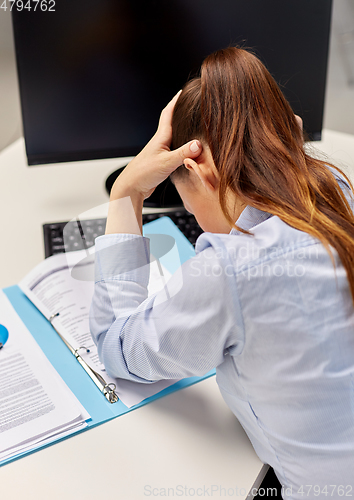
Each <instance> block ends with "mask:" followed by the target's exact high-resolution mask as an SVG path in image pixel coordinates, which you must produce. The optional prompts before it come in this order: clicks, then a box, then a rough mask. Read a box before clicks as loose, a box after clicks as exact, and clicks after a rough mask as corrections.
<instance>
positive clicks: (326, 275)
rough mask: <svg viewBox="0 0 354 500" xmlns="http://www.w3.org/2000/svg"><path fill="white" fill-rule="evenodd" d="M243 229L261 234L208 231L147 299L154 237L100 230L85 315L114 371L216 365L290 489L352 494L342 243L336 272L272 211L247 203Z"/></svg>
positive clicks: (350, 361) (348, 314) (177, 374)
mask: <svg viewBox="0 0 354 500" xmlns="http://www.w3.org/2000/svg"><path fill="white" fill-rule="evenodd" d="M339 184H340V185H341V187H342V188H343V189H344V190H345V192H346V194H348V191H347V190H346V184H345V183H344V182H343V181H342V180H339ZM348 196H349V194H348ZM237 225H239V226H240V227H242V228H243V229H247V230H250V231H251V233H252V235H253V236H249V235H246V234H243V233H238V232H237V231H235V230H233V231H231V233H230V234H211V233H204V234H203V235H202V236H200V238H199V239H198V241H197V245H196V256H195V257H193V258H192V259H190V260H188V261H187V262H185V263H184V264H183V265H182V267H181V270H180V272H179V273H176V275H174V276H173V277H172V278H171V279H170V281H169V282H168V292H169V297H170V298H169V299H168V300H166V293H165V292H160V293H158V294H156V295H153V296H151V297H149V298H148V297H147V288H146V287H147V283H148V279H149V266H148V265H147V264H148V261H149V242H148V240H146V239H145V238H143V237H140V236H134V235H126V234H123V235H107V236H101V237H99V238H97V239H96V284H95V293H94V297H93V302H92V307H91V319H90V323H91V331H92V335H93V338H94V340H95V342H96V343H97V345H98V350H99V355H100V358H101V360H102V362H103V363H104V364H105V366H106V369H107V372H108V373H109V374H110V375H111V376H114V377H121V378H126V379H130V380H136V381H139V382H143V383H148V382H149V381H155V380H159V379H169V378H173V379H176V378H182V377H188V376H192V375H203V374H205V373H206V372H208V371H209V370H210V369H212V368H214V367H216V373H217V382H218V384H219V387H220V391H221V393H222V395H223V397H224V399H225V401H226V403H227V404H228V405H229V407H230V408H231V410H232V411H233V412H234V414H235V415H236V416H237V418H238V419H239V421H240V423H241V424H242V426H243V427H244V429H245V431H246V432H247V434H248V436H249V438H250V440H251V442H252V444H253V446H254V448H255V451H256V453H257V454H258V456H259V458H260V459H261V460H262V461H263V462H264V463H268V464H270V465H271V466H272V467H273V468H274V469H275V471H276V474H277V476H278V478H279V480H280V482H281V483H282V484H283V485H284V492H283V497H284V498H285V499H303V498H307V499H310V498H311V499H318V498H326V497H327V496H328V497H330V498H343V496H354V310H353V304H352V299H351V294H350V290H349V285H348V281H347V278H346V272H345V269H344V268H343V266H342V264H341V262H340V261H339V258H338V256H337V254H336V252H334V259H335V270H334V268H333V264H332V262H331V258H330V257H329V255H328V253H327V251H326V250H325V248H324V247H323V245H322V244H321V243H320V242H319V241H317V240H315V239H314V238H312V237H310V236H309V235H308V234H306V233H304V232H301V231H298V230H296V229H294V228H292V227H290V226H288V225H287V224H285V223H284V222H283V221H282V220H280V219H279V218H278V217H275V216H271V215H269V214H268V213H265V212H261V211H259V210H257V209H255V208H252V207H250V206H248V207H246V208H245V210H244V211H243V212H242V214H241V216H240V218H239V219H238V221H237ZM117 244H119V258H117V251H116V248H117V247H115V246H116V245H117ZM235 453H237V450H235ZM309 485H312V487H311V488H309ZM326 487H327V490H328V494H327V495H326V494H325V488H326ZM340 488H344V489H343V490H342V489H340ZM319 491H320V492H321V491H322V493H320V494H318V492H319ZM343 491H344V494H343Z"/></svg>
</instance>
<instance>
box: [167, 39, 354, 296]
mask: <svg viewBox="0 0 354 500" xmlns="http://www.w3.org/2000/svg"><path fill="white" fill-rule="evenodd" d="M172 131H173V135H172V145H173V147H174V148H177V147H179V146H181V145H182V144H184V143H185V142H187V141H189V140H191V139H200V140H201V141H202V142H203V143H204V144H207V145H208V146H209V148H210V151H211V154H212V158H213V160H214V163H215V166H216V168H217V169H218V171H219V174H220V185H219V201H220V206H221V208H222V210H223V213H224V215H225V217H226V219H227V220H228V221H229V223H230V224H231V225H235V224H234V223H235V221H234V220H232V216H231V215H230V213H229V210H228V207H227V193H228V192H229V191H230V190H231V192H233V193H234V194H235V195H236V196H237V197H238V199H239V200H240V201H242V202H245V203H246V204H248V205H252V206H253V207H255V208H258V209H260V210H263V211H266V212H269V213H271V214H273V215H276V216H278V217H279V218H280V219H282V220H283V221H284V222H286V223H287V224H289V225H290V226H292V227H294V228H296V229H299V230H300V231H304V232H306V233H308V234H309V235H311V236H314V237H315V238H317V239H319V240H320V241H321V242H322V243H323V245H324V246H325V247H326V249H327V250H328V252H329V253H330V255H331V257H332V261H333V262H334V260H333V256H332V254H331V251H330V246H332V247H333V248H335V250H336V251H337V252H338V255H339V257H340V259H341V262H342V263H343V265H344V267H345V269H346V271H347V276H348V281H349V285H350V290H351V294H352V298H353V302H354V216H353V213H352V211H351V208H350V206H349V204H348V201H347V199H346V197H345V195H344V194H343V191H342V190H341V189H340V187H339V185H338V183H337V181H336V179H335V177H334V176H333V174H332V173H331V171H330V170H329V168H328V167H327V166H326V165H330V164H329V163H328V162H325V161H322V160H319V159H315V158H312V157H311V156H309V155H308V154H307V153H306V152H305V150H304V143H303V134H302V131H301V129H300V127H299V124H298V122H297V120H296V118H295V115H294V113H293V111H292V109H291V107H290V105H289V103H288V102H287V101H286V99H285V97H284V96H283V94H282V92H281V91H280V89H279V87H278V85H277V84H276V82H275V81H274V79H273V78H272V76H271V75H270V73H269V72H268V70H267V69H266V68H265V66H264V65H263V64H262V63H261V61H260V60H259V59H258V58H257V57H256V56H255V55H253V54H252V53H251V52H249V51H246V50H244V49H240V48H236V47H229V48H227V49H224V50H220V51H218V52H215V53H214V54H211V55H210V56H208V57H207V58H206V59H205V60H204V62H203V65H202V67H201V74H200V77H197V78H194V79H192V80H191V81H189V82H188V83H187V84H186V85H185V87H184V88H183V90H182V93H181V95H180V97H179V99H178V101H177V103H176V106H175V110H174V114H173V120H172ZM331 166H332V167H333V168H335V169H336V170H339V169H337V168H336V167H334V166H333V165H331ZM187 172H188V171H187V169H186V168H185V167H183V166H182V167H179V169H177V171H176V172H175V174H174V175H175V176H182V175H188V174H187ZM339 172H340V171H339ZM340 173H341V175H342V176H344V178H345V179H346V181H347V182H348V184H349V185H350V186H351V187H352V185H351V183H350V181H349V179H348V178H347V177H346V176H345V174H343V173H342V172H340ZM236 228H237V229H238V230H240V231H242V232H247V231H244V230H242V229H241V228H239V227H237V226H236Z"/></svg>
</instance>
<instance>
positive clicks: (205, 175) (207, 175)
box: [184, 157, 219, 193]
mask: <svg viewBox="0 0 354 500" xmlns="http://www.w3.org/2000/svg"><path fill="white" fill-rule="evenodd" d="M184 166H185V167H186V168H187V169H188V170H190V171H193V172H194V173H195V175H196V176H197V177H198V178H199V180H200V182H201V183H202V185H203V186H204V188H205V189H206V190H207V191H209V192H210V193H214V192H215V191H216V190H217V188H218V186H219V179H218V175H217V172H216V171H215V170H216V169H215V168H213V166H212V165H210V162H209V161H204V160H202V159H200V157H198V158H196V159H195V160H192V159H191V158H186V159H185V160H184Z"/></svg>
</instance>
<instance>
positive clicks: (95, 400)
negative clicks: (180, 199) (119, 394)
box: [0, 217, 215, 465]
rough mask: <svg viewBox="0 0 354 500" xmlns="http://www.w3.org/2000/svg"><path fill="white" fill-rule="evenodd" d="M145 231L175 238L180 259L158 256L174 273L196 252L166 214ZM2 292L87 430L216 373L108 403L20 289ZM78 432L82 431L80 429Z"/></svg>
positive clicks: (13, 288)
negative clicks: (133, 400) (85, 415)
mask: <svg viewBox="0 0 354 500" xmlns="http://www.w3.org/2000/svg"><path fill="white" fill-rule="evenodd" d="M145 234H149V235H150V234H151V235H153V234H155V235H157V234H159V235H168V236H172V238H174V241H175V242H176V245H177V249H178V254H179V260H180V262H178V261H176V259H171V252H168V253H167V254H166V255H164V256H161V258H160V261H161V263H162V264H163V265H164V266H165V268H166V269H167V270H168V271H170V272H171V273H173V272H175V271H176V269H177V268H178V266H179V265H180V264H182V263H183V262H185V261H186V260H188V259H189V258H191V257H193V255H194V254H195V252H194V248H193V246H192V245H191V244H190V243H189V241H188V240H187V239H186V238H185V236H184V235H183V234H182V233H181V231H180V230H179V229H178V228H177V226H176V225H175V224H174V223H173V222H172V221H171V219H169V218H168V217H161V218H160V219H157V220H155V221H153V222H149V223H148V224H145V226H144V235H145ZM4 292H5V294H6V295H7V297H8V298H9V300H10V302H11V304H12V306H13V307H14V309H15V311H16V312H17V314H18V315H19V317H20V318H21V319H22V321H23V322H24V324H25V325H26V327H27V328H28V330H29V331H30V332H31V334H32V335H33V337H34V339H35V340H36V341H37V343H38V344H39V346H40V347H41V349H42V351H43V352H44V354H45V355H46V357H47V358H48V359H49V361H50V362H51V364H52V365H53V366H54V368H55V369H56V370H57V372H58V373H59V375H60V376H61V377H62V379H63V380H64V381H65V383H66V384H67V385H68V387H69V388H70V389H71V391H72V392H73V393H74V394H75V396H76V397H77V399H78V400H79V401H80V402H81V404H82V405H83V406H84V407H85V408H86V410H87V411H88V412H89V414H90V415H91V419H90V420H89V421H88V422H87V423H88V427H87V428H86V429H89V428H91V427H95V426H96V425H99V424H102V423H103V422H106V421H108V420H111V419H112V418H115V417H118V416H120V415H123V414H124V413H127V412H129V411H132V410H135V409H136V408H139V407H140V406H143V405H146V404H147V403H150V402H151V401H154V400H155V399H158V398H161V397H162V396H166V395H167V394H170V393H172V392H175V391H178V390H179V389H182V388H183V387H187V386H190V385H192V384H195V383H197V382H199V381H200V380H203V379H205V378H208V377H210V376H212V375H214V374H215V370H211V371H210V372H208V373H207V374H205V375H204V376H203V377H189V378H186V379H183V380H180V381H179V382H176V383H175V384H173V385H171V386H170V387H167V388H166V389H164V390H163V391H161V392H159V393H157V394H155V395H154V396H151V397H149V398H147V399H145V400H144V401H142V402H141V403H139V404H138V405H135V406H133V407H131V408H128V407H127V406H125V405H124V404H123V403H122V402H121V401H118V402H117V403H114V404H111V403H109V402H108V401H107V400H106V398H105V397H104V395H103V394H102V393H101V392H100V391H99V389H98V388H97V387H96V385H95V384H94V383H93V382H92V380H91V379H90V377H89V376H88V375H87V373H86V372H85V370H84V369H83V368H82V367H81V365H80V364H79V363H78V362H77V360H76V358H75V357H74V356H73V355H72V354H71V352H70V351H69V349H68V348H67V347H66V346H65V344H64V342H63V341H62V340H61V339H60V338H59V336H58V335H57V334H56V332H55V331H54V329H53V328H52V326H51V325H50V323H49V321H47V319H46V318H45V317H44V316H43V315H42V313H40V312H39V310H38V309H37V308H36V307H35V306H34V305H33V304H32V302H31V301H30V300H29V299H28V298H27V297H26V295H24V293H23V292H22V291H21V290H20V288H19V287H18V286H17V285H15V286H11V287H9V288H5V289H4ZM86 429H83V430H86ZM78 432H82V430H80V431H78ZM69 437H70V436H69ZM62 439H65V438H60V437H59V438H58V440H57V441H60V440H62ZM51 444H52V443H51ZM46 446H50V445H44V446H39V447H35V448H34V449H33V450H29V451H26V452H23V453H19V454H18V455H16V456H15V457H11V458H9V459H6V460H4V461H2V462H0V465H4V464H5V463H8V462H12V461H13V460H16V459H18V458H20V457H22V456H24V455H28V454H30V453H33V452H34V451H37V450H38V449H40V448H43V447H46Z"/></svg>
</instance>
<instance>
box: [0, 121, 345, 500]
mask: <svg viewBox="0 0 354 500" xmlns="http://www.w3.org/2000/svg"><path fill="white" fill-rule="evenodd" d="M323 135H324V140H323V141H321V142H320V143H316V148H318V149H320V150H322V151H325V152H327V153H329V154H331V155H332V154H333V158H338V159H339V160H341V161H342V162H344V163H345V164H347V165H348V167H349V168H348V170H347V173H348V174H349V175H350V176H351V178H352V179H354V175H352V174H354V136H349V135H346V134H341V133H336V132H330V131H325V132H324V134H323ZM121 164H122V163H121ZM117 166H119V162H117V160H106V161H95V162H80V163H73V164H65V165H51V166H46V167H42V166H39V167H30V168H28V167H27V165H26V159H25V152H24V143H23V140H22V139H20V140H19V141H16V142H15V143H14V144H13V145H11V146H10V147H9V148H7V149H6V150H4V151H3V152H2V153H1V154H0V213H1V245H0V258H1V260H0V262H1V267H0V287H1V288H3V287H6V286H10V285H13V284H15V283H17V282H18V281H19V280H20V279H21V278H22V277H23V276H24V275H25V274H26V273H27V272H28V271H29V270H30V269H32V268H33V267H34V266H35V265H36V264H37V263H38V262H40V261H41V260H42V259H43V258H44V251H43V237H42V224H43V223H44V222H52V221H60V220H70V219H71V218H73V217H75V216H76V215H78V214H81V213H82V212H85V211H86V210H89V209H91V208H93V207H95V206H97V205H100V204H102V203H105V202H106V201H107V196H106V194H105V192H104V179H105V178H106V176H107V175H108V174H109V173H110V172H111V171H112V170H114V168H116V167H117ZM24 242H27V243H26V244H24ZM261 469H262V464H261V462H260V461H259V459H258V458H257V456H256V455H255V453H254V451H253V448H252V446H251V445H250V443H249V441H248V438H247V436H246V435H245V433H244V432H243V430H242V428H241V426H240V424H239V423H238V422H237V420H236V419H235V418H234V416H233V414H232V413H231V412H230V410H229V409H228V408H227V406H226V405H225V403H224V402H223V400H222V398H221V396H220V394H219V392H218V389H217V386H216V382H215V379H214V378H212V379H208V380H206V381H203V382H201V383H199V384H197V385H195V386H193V387H190V388H187V389H184V390H182V391H179V392H177V393H175V394H172V395H170V396H167V397H165V398H163V399H160V400H158V401H156V402H154V403H152V404H149V405H147V406H146V407H143V408H140V409H138V410H136V411H134V412H132V413H129V414H127V415H124V416H122V417H119V418H117V419H115V420H113V421H111V422H108V423H106V424H103V425H101V426H99V427H96V428H95V429H91V430H89V431H87V432H84V433H82V434H80V435H77V436H74V437H71V438H70V439H68V440H66V441H63V442H60V443H57V444H55V445H53V446H51V447H49V448H46V449H44V450H41V451H39V452H36V453H34V454H33V455H30V456H28V457H25V458H22V459H20V460H17V461H16V462H13V463H11V464H9V465H6V466H4V467H2V468H0V485H1V486H0V488H1V498H4V499H6V500H18V499H26V500H32V499H33V500H49V499H50V500H63V499H65V500H71V499H72V500H74V499H75V500H78V499H79V500H81V499H85V500H96V499H97V498H102V499H105V500H111V499H112V500H113V499H114V500H116V499H124V500H143V499H145V498H149V497H150V498H159V497H160V496H162V493H163V490H161V489H162V488H166V495H167V494H168V493H169V495H170V497H171V496H172V489H173V488H174V489H175V490H174V492H175V497H176V496H178V495H177V493H178V492H183V493H184V495H183V496H181V498H184V497H186V496H190V497H191V496H193V489H194V497H195V498H210V497H211V493H212V487H213V486H214V487H215V488H216V489H215V490H214V491H213V496H212V498H214V499H219V498H220V499H221V498H225V494H226V495H227V497H229V498H239V499H242V498H245V497H246V494H245V492H248V491H249V490H250V488H251V487H252V485H253V483H254V481H255V479H256V477H257V475H258V474H259V472H260V471H261ZM177 487H179V489H178V490H177ZM185 487H187V491H185V490H184V488H185ZM153 488H155V490H153ZM168 488H170V491H169V492H168V490H167V489H168ZM204 488H205V494H203V495H201V494H200V493H203V491H204ZM220 488H224V489H225V490H226V492H225V490H221V489H220ZM198 493H199V495H198ZM208 493H209V495H208ZM230 493H233V495H230Z"/></svg>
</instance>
